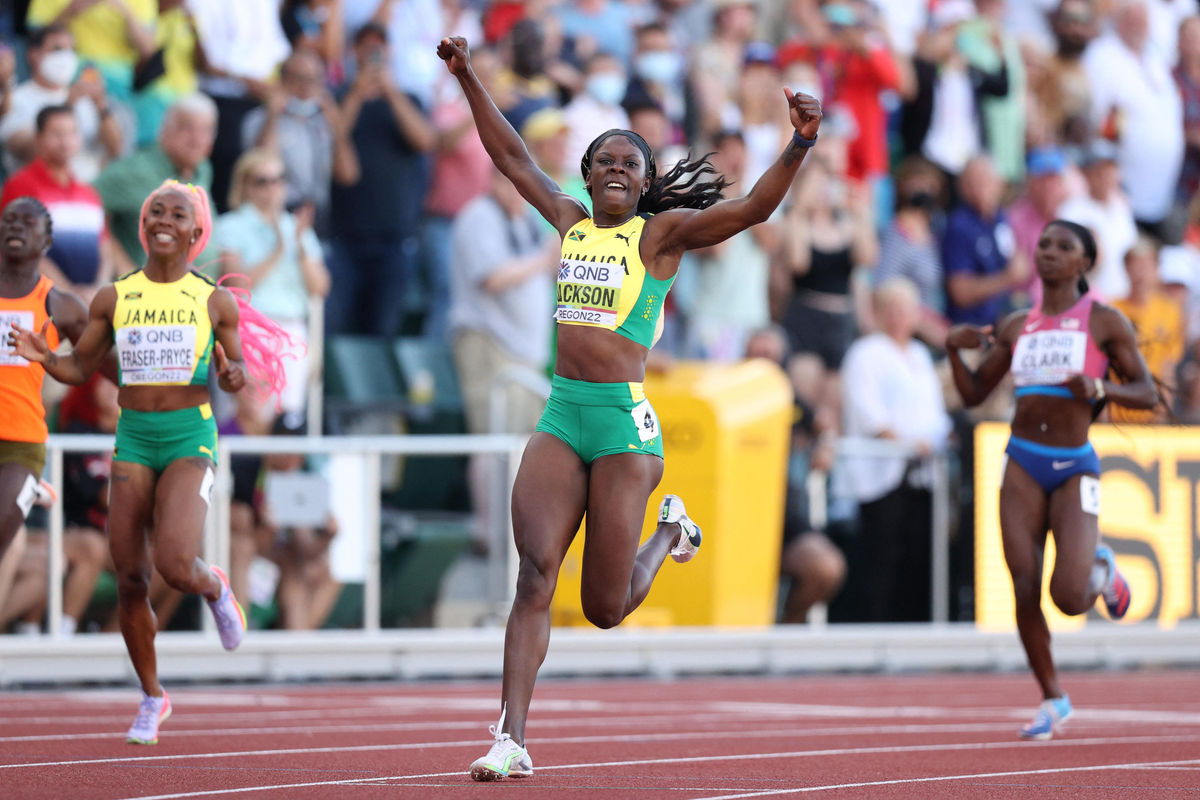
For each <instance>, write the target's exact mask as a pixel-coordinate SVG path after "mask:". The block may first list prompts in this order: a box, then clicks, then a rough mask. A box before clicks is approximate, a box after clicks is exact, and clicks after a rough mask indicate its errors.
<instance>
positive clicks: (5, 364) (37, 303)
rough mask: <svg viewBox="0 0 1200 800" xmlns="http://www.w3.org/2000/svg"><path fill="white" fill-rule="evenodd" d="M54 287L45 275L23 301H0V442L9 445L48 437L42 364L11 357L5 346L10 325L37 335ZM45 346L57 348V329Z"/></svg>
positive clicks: (48, 334) (49, 331) (48, 331)
mask: <svg viewBox="0 0 1200 800" xmlns="http://www.w3.org/2000/svg"><path fill="white" fill-rule="evenodd" d="M52 286H54V283H53V282H52V281H51V280H50V279H49V278H47V277H46V276H45V275H43V276H41V278H39V279H38V282H37V286H35V287H34V288H33V291H32V292H30V293H29V294H27V295H25V296H24V297H15V298H10V297H0V330H2V331H3V335H2V336H0V439H2V440H5V441H9V442H44V441H46V437H47V435H48V431H47V428H46V408H45V406H43V405H42V378H43V377H44V376H45V374H46V372H45V370H43V369H42V365H41V364H36V363H31V362H29V361H26V360H25V359H24V358H21V357H20V356H17V355H14V354H13V352H12V348H10V347H9V346H8V332H9V331H11V330H12V324H13V322H16V323H17V324H18V325H20V326H21V327H22V328H25V329H26V330H30V331H40V330H41V329H42V324H43V323H44V322H45V321H46V319H47V318H49V316H50V312H49V311H48V310H47V308H46V305H47V301H46V298H47V297H48V296H49V294H50V288H51V287H52ZM46 343H47V344H48V345H50V349H51V350H57V349H58V344H59V338H58V329H57V328H55V327H54V324H53V323H51V324H50V325H49V326H48V327H47V328H46Z"/></svg>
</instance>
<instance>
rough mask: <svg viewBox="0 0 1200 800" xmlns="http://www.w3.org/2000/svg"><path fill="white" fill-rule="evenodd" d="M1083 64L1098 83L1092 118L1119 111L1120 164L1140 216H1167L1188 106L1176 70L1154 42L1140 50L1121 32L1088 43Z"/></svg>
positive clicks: (1100, 119) (1096, 119)
mask: <svg viewBox="0 0 1200 800" xmlns="http://www.w3.org/2000/svg"><path fill="white" fill-rule="evenodd" d="M1083 66H1084V70H1085V71H1086V72H1087V75H1088V79H1089V80H1090V81H1091V85H1092V121H1093V123H1095V124H1097V125H1100V124H1101V123H1103V122H1104V120H1105V118H1106V117H1107V116H1108V115H1109V114H1110V113H1111V112H1112V111H1113V110H1114V109H1115V110H1116V112H1117V113H1118V115H1119V122H1118V127H1119V137H1120V139H1119V142H1118V144H1119V147H1120V154H1119V157H1118V163H1119V164H1120V167H1121V175H1122V177H1123V179H1124V181H1123V182H1124V185H1125V188H1126V191H1128V193H1129V203H1130V206H1131V207H1132V208H1133V215H1134V217H1135V218H1136V219H1139V220H1143V221H1146V222H1158V221H1160V220H1162V219H1163V218H1164V217H1166V216H1167V214H1168V212H1169V211H1170V209H1171V203H1172V201H1173V200H1174V198H1175V186H1176V184H1177V182H1178V180H1179V169H1180V166H1181V165H1182V163H1183V147H1184V138H1183V106H1182V101H1181V100H1180V97H1179V90H1178V89H1177V88H1176V86H1175V81H1174V79H1173V78H1172V77H1171V71H1170V68H1169V66H1168V64H1167V62H1166V60H1165V59H1163V58H1162V57H1161V56H1160V55H1159V54H1158V53H1157V52H1156V51H1155V50H1154V48H1153V47H1152V46H1150V45H1147V46H1146V47H1145V48H1143V51H1142V52H1141V53H1140V54H1139V53H1135V52H1133V51H1132V50H1130V49H1129V48H1128V47H1127V46H1126V45H1125V44H1124V43H1123V42H1122V41H1121V40H1120V39H1119V38H1118V37H1117V36H1116V34H1115V33H1108V34H1106V35H1104V36H1102V37H1101V38H1099V39H1097V40H1096V41H1094V42H1092V44H1090V45H1089V46H1088V49H1087V51H1086V52H1085V53H1084V55H1083Z"/></svg>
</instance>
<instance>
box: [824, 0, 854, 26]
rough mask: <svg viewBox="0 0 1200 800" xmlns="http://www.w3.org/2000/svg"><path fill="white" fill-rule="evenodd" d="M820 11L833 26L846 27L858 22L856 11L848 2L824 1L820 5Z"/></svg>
mask: <svg viewBox="0 0 1200 800" xmlns="http://www.w3.org/2000/svg"><path fill="white" fill-rule="evenodd" d="M821 13H822V14H824V15H825V19H826V21H828V22H829V24H830V25H833V26H835V27H842V28H848V27H850V26H852V25H857V24H858V12H857V11H856V10H855V9H854V6H852V5H850V4H849V3H826V4H825V5H824V6H822V7H821Z"/></svg>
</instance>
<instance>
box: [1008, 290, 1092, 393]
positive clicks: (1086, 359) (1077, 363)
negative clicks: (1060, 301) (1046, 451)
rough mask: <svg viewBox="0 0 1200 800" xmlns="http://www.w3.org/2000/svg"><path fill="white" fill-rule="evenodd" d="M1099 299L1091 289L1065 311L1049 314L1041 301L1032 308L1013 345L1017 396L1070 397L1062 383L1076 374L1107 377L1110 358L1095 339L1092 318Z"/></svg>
mask: <svg viewBox="0 0 1200 800" xmlns="http://www.w3.org/2000/svg"><path fill="white" fill-rule="evenodd" d="M1095 304H1096V299H1095V297H1094V296H1093V295H1092V293H1091V292H1088V293H1087V294H1085V295H1084V296H1083V297H1081V298H1079V302H1077V303H1075V305H1073V306H1071V307H1070V308H1068V309H1067V310H1066V311H1064V312H1063V313H1061V314H1058V315H1056V316H1052V317H1048V316H1045V315H1044V314H1042V304H1041V303H1038V304H1037V305H1036V306H1034V307H1033V308H1032V309H1030V311H1029V316H1027V317H1026V318H1025V325H1024V327H1023V328H1022V329H1021V335H1020V336H1018V337H1017V341H1016V343H1015V344H1014V345H1013V353H1012V366H1011V368H1010V369H1011V371H1012V376H1013V382H1014V383H1015V384H1016V387H1017V392H1016V394H1017V397H1021V396H1022V395H1026V394H1051V395H1063V394H1064V392H1066V394H1065V395H1064V396H1069V392H1068V391H1067V390H1066V389H1065V387H1063V386H1062V385H1061V384H1063V383H1066V381H1067V379H1069V378H1070V377H1071V376H1072V375H1079V374H1083V375H1086V376H1088V377H1089V378H1103V377H1104V375H1105V373H1107V372H1108V357H1107V356H1105V355H1104V353H1103V352H1101V350H1100V348H1099V347H1097V346H1096V342H1095V341H1094V340H1093V339H1092V334H1091V329H1090V327H1089V324H1088V323H1089V321H1090V320H1091V316H1092V306H1093V305H1095Z"/></svg>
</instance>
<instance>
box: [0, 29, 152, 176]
mask: <svg viewBox="0 0 1200 800" xmlns="http://www.w3.org/2000/svg"><path fill="white" fill-rule="evenodd" d="M74 45H75V41H74V38H73V37H72V36H71V32H70V31H68V30H67V29H66V28H64V27H62V26H60V25H50V26H47V27H45V28H40V29H37V30H35V31H32V32H31V33H30V36H29V49H28V51H27V53H26V59H27V60H28V62H29V72H30V75H31V77H30V79H29V80H27V81H25V82H24V83H21V84H19V85H18V86H17V87H16V88H15V89H13V92H12V100H11V102H10V105H9V110H8V113H7V114H5V115H4V118H3V119H2V120H0V142H2V143H3V145H4V146H3V148H2V149H3V163H4V168H5V170H6V171H7V172H9V173H12V172H14V171H16V170H17V169H20V168H21V167H23V166H25V165H26V164H28V163H29V161H30V160H31V159H32V158H33V156H34V133H35V132H34V122H35V120H36V118H37V113H38V112H39V111H41V110H42V109H43V108H45V107H46V106H57V105H68V106H70V107H71V110H72V111H74V112H75V120H76V122H78V124H79V133H80V136H81V137H82V139H83V147H82V148H81V149H80V151H79V153H78V154H77V155H76V156H75V157H74V158H73V159H72V161H71V169H72V171H73V172H74V173H75V175H76V177H78V178H79V180H81V181H84V182H88V181H91V180H93V179H95V177H96V176H97V175H98V174H99V173H100V169H101V167H103V166H104V164H105V163H106V162H107V161H109V160H110V159H113V158H116V157H117V156H119V155H121V153H122V152H123V150H124V146H125V141H126V136H125V131H124V128H123V125H122V123H121V121H120V120H121V119H126V120H127V121H128V122H129V124H132V122H131V121H129V120H128V114H127V112H126V111H125V109H124V108H123V107H121V106H119V105H118V104H117V103H115V102H114V101H112V100H111V99H110V98H109V97H108V94H107V92H106V90H105V86H104V80H103V78H101V77H100V74H99V73H98V72H97V71H96V70H95V69H94V68H91V67H84V68H83V69H82V70H80V61H79V56H78V55H76V53H75V48H74Z"/></svg>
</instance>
